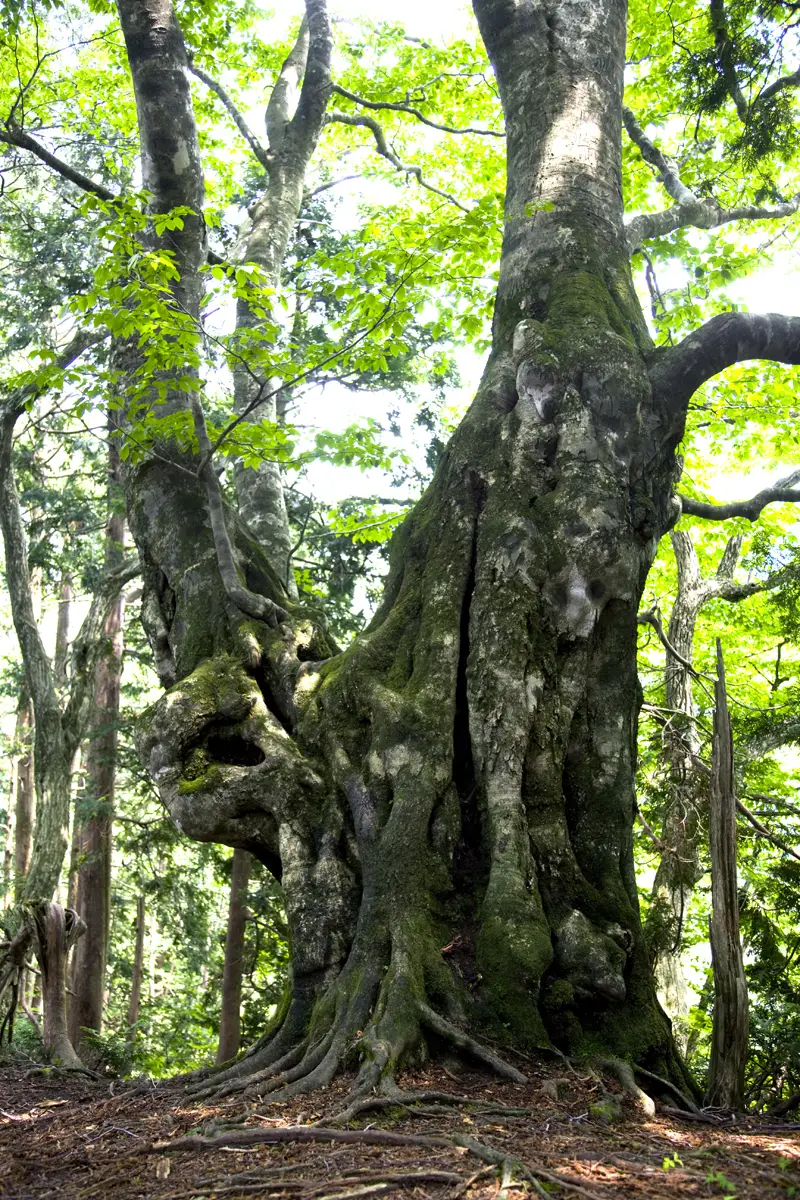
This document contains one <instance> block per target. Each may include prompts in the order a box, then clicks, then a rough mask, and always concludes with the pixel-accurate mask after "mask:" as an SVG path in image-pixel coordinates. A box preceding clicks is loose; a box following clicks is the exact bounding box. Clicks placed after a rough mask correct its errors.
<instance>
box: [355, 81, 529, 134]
mask: <svg viewBox="0 0 800 1200" xmlns="http://www.w3.org/2000/svg"><path fill="white" fill-rule="evenodd" d="M332 91H333V92H334V93H335V95H337V96H341V97H342V98H343V99H344V100H350V101H352V103H353V104H357V105H358V106H359V107H360V108H369V109H371V110H372V111H373V112H381V111H388V112H402V113H408V115H409V116H411V117H416V119H417V120H418V121H421V122H422V124H423V125H427V126H428V127H429V128H430V129H440V130H441V131H442V133H476V134H479V135H480V136H481V137H495V138H503V137H505V136H506V135H505V134H504V133H500V132H499V131H498V130H496V129H477V128H476V127H475V126H474V125H466V126H464V127H462V128H459V127H458V126H455V125H440V124H439V122H438V121H432V120H431V119H430V117H426V116H425V114H424V113H422V112H420V110H419V109H418V108H413V107H412V106H411V105H410V104H400V103H397V102H395V101H390V100H365V99H364V97H363V96H357V95H356V94H355V93H354V92H348V90H347V88H343V87H340V86H339V84H337V83H335V84H334V85H333V88H332Z"/></svg>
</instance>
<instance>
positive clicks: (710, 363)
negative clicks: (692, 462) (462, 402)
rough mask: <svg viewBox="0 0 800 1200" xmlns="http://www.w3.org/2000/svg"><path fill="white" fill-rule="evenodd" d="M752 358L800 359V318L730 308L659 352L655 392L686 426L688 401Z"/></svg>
mask: <svg viewBox="0 0 800 1200" xmlns="http://www.w3.org/2000/svg"><path fill="white" fill-rule="evenodd" d="M750 359H767V360H768V361H771V362H780V363H786V364H787V365H790V366H796V365H797V364H799V363H800V317H787V316H784V315H783V314H782V313H761V314H759V313H742V312H728V313H721V314H720V315H719V316H717V317H712V318H711V320H710V321H706V323H705V325H701V326H700V328H699V329H696V330H695V331H694V332H693V333H690V334H689V336H688V337H685V338H684V339H683V341H682V342H679V343H678V345H677V346H671V347H670V348H669V349H666V350H660V351H658V352H657V354H656V356H655V357H654V359H653V361H652V362H651V364H650V367H649V372H648V373H649V375H650V382H651V384H652V387H653V393H654V395H655V396H656V397H658V398H659V399H660V400H661V402H662V403H663V404H664V406H665V408H666V409H667V410H668V411H670V412H672V413H673V414H674V416H675V418H676V425H678V426H679V427H681V429H682V423H683V420H684V419H685V414H686V407H687V405H688V403H689V400H690V399H691V397H692V396H693V395H694V393H695V392H696V391H697V389H698V388H699V387H701V386H702V385H703V384H704V383H705V382H706V381H707V380H709V379H712V378H713V377H714V376H715V375H719V373H720V371H724V370H725V369H726V368H727V367H732V366H734V365H735V364H736V363H740V362H747V361H749V360H750Z"/></svg>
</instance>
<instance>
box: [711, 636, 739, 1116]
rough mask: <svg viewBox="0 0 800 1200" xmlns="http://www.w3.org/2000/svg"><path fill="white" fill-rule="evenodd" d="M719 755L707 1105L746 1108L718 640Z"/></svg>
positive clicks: (730, 792)
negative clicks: (712, 990)
mask: <svg viewBox="0 0 800 1200" xmlns="http://www.w3.org/2000/svg"><path fill="white" fill-rule="evenodd" d="M714 699H715V709H714V754H713V763H712V775H711V813H710V821H709V840H710V843H711V962H712V966H713V970H714V1016H713V1024H712V1032H711V1062H710V1065H709V1072H708V1086H707V1088H706V1104H713V1105H717V1106H719V1107H721V1108H732V1109H741V1108H742V1106H743V1104H744V1069H745V1064H746V1061H747V1042H748V1025H747V1013H748V1001H747V980H746V979H745V974H744V960H743V958H742V943H741V939H740V937H739V885H738V879H737V873H736V789H735V783H734V778H733V735H732V733H731V721H730V715H729V713H728V698H727V693H726V690H725V664H724V661H723V657H722V645H721V643H720V641H719V638H717V681H716V684H715V687H714Z"/></svg>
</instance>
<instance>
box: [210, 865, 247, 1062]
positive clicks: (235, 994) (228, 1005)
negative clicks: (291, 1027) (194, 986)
mask: <svg viewBox="0 0 800 1200" xmlns="http://www.w3.org/2000/svg"><path fill="white" fill-rule="evenodd" d="M249 878H250V855H249V854H248V853H247V851H246V850H234V852H233V865H232V867H231V896H230V903H229V905H228V929H227V933H226V936H225V967H224V971H223V976H222V1011H221V1013H220V1018H219V1046H218V1048H217V1062H218V1063H224V1062H227V1061H228V1059H230V1058H235V1057H236V1055H237V1054H238V1053H239V1047H240V1045H241V1030H242V1016H241V1007H242V971H243V967H244V935H245V929H246V922H247V884H248V881H249Z"/></svg>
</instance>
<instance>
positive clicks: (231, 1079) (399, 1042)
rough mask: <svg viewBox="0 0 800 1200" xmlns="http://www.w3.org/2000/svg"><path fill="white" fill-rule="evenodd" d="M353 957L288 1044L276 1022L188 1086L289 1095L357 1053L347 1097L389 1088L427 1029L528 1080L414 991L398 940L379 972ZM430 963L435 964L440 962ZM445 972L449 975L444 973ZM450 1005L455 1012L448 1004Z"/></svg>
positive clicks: (412, 971)
mask: <svg viewBox="0 0 800 1200" xmlns="http://www.w3.org/2000/svg"><path fill="white" fill-rule="evenodd" d="M357 962H358V956H357V955H355V956H354V957H353V959H352V960H351V962H350V963H349V964H348V966H347V967H345V969H344V971H343V972H342V974H341V975H340V977H339V978H338V979H337V980H336V981H335V983H334V984H333V985H332V987H331V989H330V990H329V992H328V994H327V995H326V996H324V997H323V998H322V999H321V1000H320V1001H319V1003H318V1006H317V1009H316V1010H315V1012H314V1015H313V1017H312V1019H311V1023H310V1029H309V1031H308V1033H307V1034H306V1035H305V1036H304V1037H301V1038H299V1039H298V1040H297V1041H296V1042H295V1044H294V1045H292V1046H290V1047H287V1045H286V1043H287V1041H288V1038H287V1036H286V1035H285V1033H284V1029H283V1028H282V1029H280V1030H279V1031H277V1033H276V1035H275V1037H274V1039H273V1040H272V1042H270V1043H268V1044H267V1045H265V1046H263V1047H261V1048H260V1049H259V1050H258V1051H257V1052H256V1053H255V1054H254V1055H252V1056H251V1057H245V1058H243V1059H241V1060H239V1062H237V1063H235V1064H234V1065H233V1066H232V1067H230V1068H228V1069H227V1070H225V1071H223V1072H222V1074H217V1075H214V1076H211V1077H210V1078H208V1077H207V1078H205V1079H203V1080H201V1081H199V1082H198V1083H196V1084H194V1085H193V1086H191V1087H190V1091H191V1093H192V1094H193V1095H195V1096H198V1097H213V1098H215V1099H222V1098H223V1097H225V1096H229V1095H234V1094H237V1095H244V1096H258V1097H259V1099H260V1100H266V1099H269V1100H270V1101H282V1100H288V1099H291V1098H292V1097H293V1096H296V1095H300V1094H305V1093H308V1092H312V1091H317V1090H319V1089H322V1088H325V1087H327V1086H328V1084H330V1083H331V1081H332V1080H333V1078H334V1077H335V1075H336V1074H337V1073H338V1072H339V1071H340V1070H341V1068H342V1066H343V1065H344V1063H345V1062H346V1061H347V1060H348V1059H350V1058H351V1057H352V1056H353V1054H357V1055H358V1058H359V1059H360V1064H361V1065H360V1069H359V1073H358V1077H357V1079H356V1082H355V1086H354V1089H353V1095H352V1097H351V1101H352V1102H357V1101H359V1100H361V1099H364V1098H366V1097H367V1096H370V1095H372V1093H373V1092H374V1091H375V1090H376V1089H377V1090H378V1091H379V1092H380V1093H381V1094H382V1095H392V1094H393V1092H392V1089H393V1088H395V1090H396V1085H395V1082H394V1080H395V1073H396V1071H397V1069H398V1067H399V1066H400V1065H401V1064H402V1063H403V1062H404V1061H405V1060H407V1059H409V1058H411V1057H412V1056H413V1055H414V1054H415V1053H417V1052H418V1051H419V1050H420V1048H423V1049H424V1035H425V1031H426V1030H427V1031H428V1032H429V1033H432V1034H433V1035H434V1036H435V1037H436V1038H439V1039H441V1040H443V1041H445V1042H447V1043H449V1044H450V1045H452V1046H453V1047H454V1048H455V1049H456V1050H458V1051H459V1052H460V1053H462V1054H465V1055H468V1056H470V1057H471V1058H473V1059H474V1060H475V1061H477V1062H479V1063H481V1064H483V1065H484V1066H486V1067H488V1068H489V1069H490V1070H492V1071H493V1072H494V1073H495V1074H496V1075H498V1076H500V1077H501V1078H503V1079H508V1080H510V1081H512V1082H513V1083H526V1082H527V1078H526V1076H525V1075H523V1073H522V1072H521V1071H519V1070H517V1068H516V1067H513V1066H511V1065H510V1064H509V1063H507V1062H506V1061H505V1060H504V1059H502V1058H501V1057H500V1056H499V1055H497V1054H496V1053H495V1052H494V1051H493V1050H491V1049H489V1047H488V1046H485V1045H483V1044H482V1043H480V1042H478V1041H476V1040H475V1039H474V1038H472V1037H470V1035H469V1034H467V1033H466V1032H465V1031H464V1030H463V1029H461V1028H459V1027H458V1025H456V1024H455V1023H454V1022H453V1021H452V1020H450V1019H448V1018H447V1017H445V1016H443V1015H441V1014H440V1013H439V1012H437V1011H436V1010H435V1009H434V1008H433V1007H432V1006H431V1005H430V1004H429V1003H428V1002H427V1000H425V999H420V998H419V997H420V995H424V994H425V981H424V980H425V972H424V970H423V967H422V965H421V964H420V963H419V962H417V961H416V960H413V961H412V960H411V959H410V956H409V955H408V954H407V953H406V952H405V951H404V950H403V949H402V947H400V948H398V947H397V946H395V947H394V951H393V953H392V955H391V961H390V966H389V970H388V971H387V972H386V973H385V975H384V977H383V978H381V976H382V974H383V973H382V972H381V971H380V970H379V969H378V968H377V967H376V966H375V965H374V964H373V963H371V964H370V967H369V968H368V969H367V970H364V969H363V968H362V969H361V970H359V969H358V967H357V965H355V964H356V963H357ZM436 969H438V970H439V971H441V969H442V967H441V962H440V961H439V962H437V963H436ZM446 979H447V981H448V982H450V976H449V972H448V973H447V975H446ZM442 991H443V993H444V989H442ZM445 994H446V993H445ZM373 998H374V1009H373V1007H372V1000H373ZM452 1007H453V1009H454V1011H458V1010H457V1006H456V1004H455V1003H454V1004H453V1006H452ZM295 1028H296V1026H295ZM281 1051H283V1053H281Z"/></svg>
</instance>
